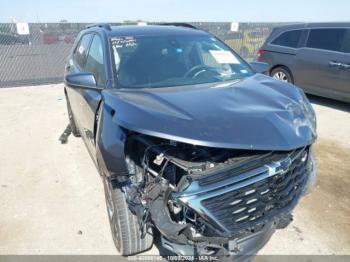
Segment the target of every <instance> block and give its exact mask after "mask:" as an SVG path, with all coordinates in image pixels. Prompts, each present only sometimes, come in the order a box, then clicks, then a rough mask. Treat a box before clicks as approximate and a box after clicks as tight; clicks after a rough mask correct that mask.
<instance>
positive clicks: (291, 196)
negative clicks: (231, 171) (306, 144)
mask: <svg viewBox="0 0 350 262" xmlns="http://www.w3.org/2000/svg"><path fill="white" fill-rule="evenodd" d="M304 150H307V149H304ZM304 150H303V151H302V152H301V151H299V152H301V153H300V154H298V156H297V157H296V158H295V159H294V160H293V162H292V163H291V165H290V167H289V169H288V170H287V172H285V173H282V174H278V175H275V176H271V177H268V178H266V179H264V180H261V181H259V182H256V183H254V184H250V185H248V186H246V187H242V188H240V189H238V190H234V191H231V192H228V193H225V194H222V195H220V196H216V197H213V198H208V199H205V200H202V201H201V203H202V205H203V206H204V207H205V208H206V209H207V210H208V211H210V212H211V214H212V216H214V217H215V219H216V220H217V221H218V222H219V223H220V224H221V225H223V226H224V227H225V228H226V230H228V231H229V232H230V233H231V234H236V233H239V232H240V231H242V230H254V228H257V227H260V226H261V224H262V223H264V222H265V221H267V220H270V219H271V218H273V217H275V216H277V215H278V214H281V213H282V212H283V211H285V210H286V209H288V210H289V209H292V208H293V207H294V206H295V204H296V202H297V200H298V199H299V197H300V196H301V194H302V189H303V187H304V185H305V183H306V180H307V173H308V170H307V162H308V161H304V162H303V161H302V160H301V159H302V157H303V156H304V154H303V152H304Z"/></svg>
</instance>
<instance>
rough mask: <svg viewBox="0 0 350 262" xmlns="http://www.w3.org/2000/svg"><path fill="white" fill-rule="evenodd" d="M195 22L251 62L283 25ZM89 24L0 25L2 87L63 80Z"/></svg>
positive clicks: (0, 77) (0, 81)
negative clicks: (75, 46) (22, 29)
mask: <svg viewBox="0 0 350 262" xmlns="http://www.w3.org/2000/svg"><path fill="white" fill-rule="evenodd" d="M120 24H121V23H119V24H117V23H113V25H120ZM124 24H125V23H124ZM191 24H192V25H194V26H196V27H198V28H201V29H204V30H206V31H209V32H211V33H213V34H214V35H216V36H218V37H219V38H221V39H222V40H224V41H225V42H226V43H227V44H228V45H229V46H231V47H232V48H233V49H234V50H236V51H237V52H238V53H239V54H240V55H241V56H242V57H244V58H245V59H247V60H248V61H251V60H253V59H254V57H255V55H256V52H257V50H258V49H259V47H260V46H261V45H262V44H263V42H264V40H265V39H266V37H267V36H268V35H269V34H270V32H271V30H272V29H273V28H274V27H275V26H278V25H280V24H278V23H239V24H238V23H236V24H235V23H211V22H194V23H191ZM87 25H88V24H86V23H32V24H29V25H28V28H27V30H28V31H29V32H28V31H27V32H26V34H18V30H19V29H18V25H16V24H14V23H12V24H0V88H1V87H10V86H20V85H37V84H44V83H56V82H62V79H63V72H64V64H65V62H66V58H67V56H68V54H69V51H70V49H71V48H72V45H73V43H74V40H75V38H76V36H77V34H78V33H79V31H81V30H83V29H84V28H85V27H86V26H87ZM22 33H23V32H22Z"/></svg>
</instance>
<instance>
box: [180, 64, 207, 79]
mask: <svg viewBox="0 0 350 262" xmlns="http://www.w3.org/2000/svg"><path fill="white" fill-rule="evenodd" d="M207 71H212V69H211V68H210V67H209V66H206V65H196V66H194V67H192V68H191V69H190V70H188V71H187V72H186V73H185V75H184V77H186V78H187V77H191V78H196V77H197V76H199V75H200V74H202V73H204V72H207Z"/></svg>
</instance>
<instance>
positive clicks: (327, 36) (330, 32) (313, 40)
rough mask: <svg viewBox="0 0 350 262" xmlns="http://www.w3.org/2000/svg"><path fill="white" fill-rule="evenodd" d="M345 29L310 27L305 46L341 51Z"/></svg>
mask: <svg viewBox="0 0 350 262" xmlns="http://www.w3.org/2000/svg"><path fill="white" fill-rule="evenodd" d="M345 35H346V29H343V28H339V29H311V30H310V33H309V38H308V41H307V44H306V46H307V47H310V48H317V49H323V50H330V51H341V50H342V46H343V42H344V39H345Z"/></svg>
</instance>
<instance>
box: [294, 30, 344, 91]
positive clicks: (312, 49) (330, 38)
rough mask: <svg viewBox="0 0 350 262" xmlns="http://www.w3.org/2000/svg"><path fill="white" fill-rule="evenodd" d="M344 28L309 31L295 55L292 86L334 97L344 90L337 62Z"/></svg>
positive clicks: (340, 51)
mask: <svg viewBox="0 0 350 262" xmlns="http://www.w3.org/2000/svg"><path fill="white" fill-rule="evenodd" d="M346 32H347V30H346V29H345V28H315V29H310V31H309V34H308V38H307V41H306V44H305V46H304V47H302V48H300V49H299V50H298V52H297V59H296V74H297V80H298V81H297V82H296V84H297V85H299V86H300V87H302V88H304V89H305V90H306V91H308V92H310V93H314V94H319V95H326V96H329V97H336V96H337V95H339V92H341V91H342V90H343V89H344V81H342V80H341V78H342V77H341V75H342V70H341V68H340V64H341V61H342V60H343V59H344V53H343V52H342V46H343V42H344V39H345V36H346Z"/></svg>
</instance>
